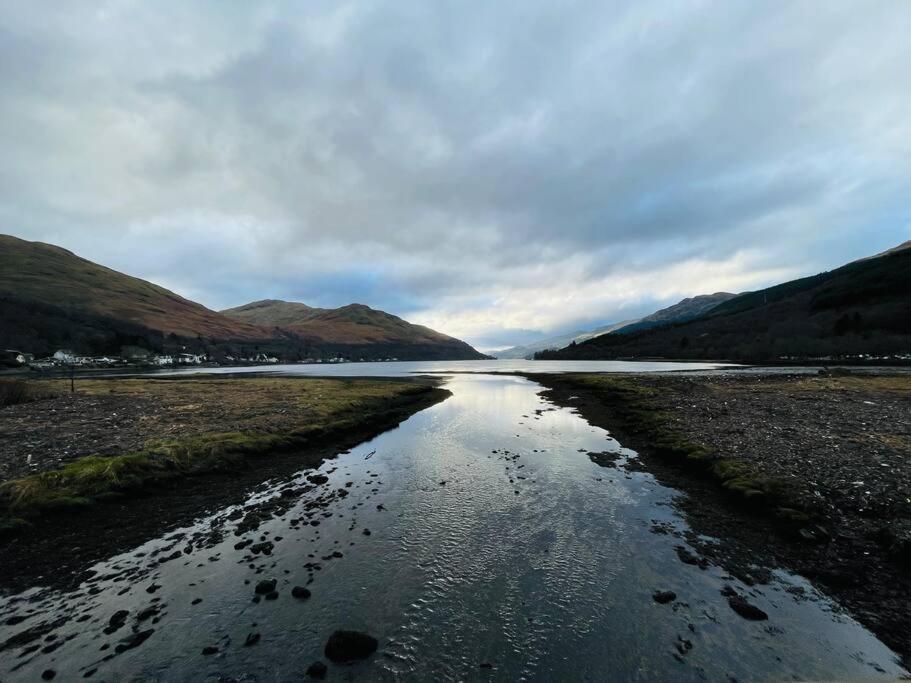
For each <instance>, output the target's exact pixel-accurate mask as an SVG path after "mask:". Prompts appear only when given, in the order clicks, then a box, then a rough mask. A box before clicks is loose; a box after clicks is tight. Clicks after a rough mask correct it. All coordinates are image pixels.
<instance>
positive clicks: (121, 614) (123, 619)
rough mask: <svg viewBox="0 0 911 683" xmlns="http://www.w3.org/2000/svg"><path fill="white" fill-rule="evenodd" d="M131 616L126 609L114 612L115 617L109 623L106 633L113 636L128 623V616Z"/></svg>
mask: <svg viewBox="0 0 911 683" xmlns="http://www.w3.org/2000/svg"><path fill="white" fill-rule="evenodd" d="M129 614H130V613H129V612H128V611H127V610H125V609H122V610H118V611H116V612H114V614H113V616H112V617H111V618H110V620H109V621H108V626H107V628H106V629H104V632H105V633H107V634H111V633H113V632H114V631H116V630H117V629H119V628H121V627H122V626H123V625H124V624H125V623H127V616H129Z"/></svg>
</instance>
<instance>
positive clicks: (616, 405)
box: [564, 375, 812, 523]
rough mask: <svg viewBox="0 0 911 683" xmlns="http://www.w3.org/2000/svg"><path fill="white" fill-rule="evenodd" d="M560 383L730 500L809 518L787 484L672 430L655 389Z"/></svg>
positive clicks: (599, 378) (592, 380) (625, 383)
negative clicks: (585, 394)
mask: <svg viewBox="0 0 911 683" xmlns="http://www.w3.org/2000/svg"><path fill="white" fill-rule="evenodd" d="M564 379H565V380H568V381H570V382H572V383H574V384H576V385H578V386H580V387H583V388H585V389H588V390H589V391H591V392H592V393H594V394H595V395H596V396H597V397H598V398H599V400H601V401H602V402H603V403H605V404H606V405H608V406H610V408H611V410H612V411H613V412H614V414H615V415H616V416H617V418H618V419H619V421H620V422H621V424H622V429H623V431H626V432H629V433H632V434H639V435H643V436H646V437H647V438H648V440H649V443H650V444H651V446H652V450H653V451H654V452H655V454H657V455H659V456H661V457H662V458H664V459H665V460H668V461H670V462H672V463H674V464H677V465H681V466H685V467H687V468H689V469H692V470H695V471H698V472H700V473H701V474H703V475H705V476H708V477H709V478H711V479H714V480H715V481H716V482H717V483H718V484H719V485H720V486H721V487H722V488H723V489H724V490H725V491H727V492H728V493H729V494H730V495H731V496H733V497H734V498H735V499H737V500H739V501H741V502H743V503H747V504H749V505H750V506H751V507H761V508H765V509H767V510H768V511H770V512H771V513H772V514H774V515H775V516H776V517H778V518H780V519H782V520H785V521H793V522H798V523H803V522H806V521H807V520H808V519H810V518H811V517H812V511H811V510H808V509H807V505H806V502H805V501H803V500H802V499H801V497H800V496H799V494H798V492H797V490H796V488H795V487H794V486H792V485H791V484H790V483H789V482H787V481H785V480H782V479H779V478H775V477H771V476H767V475H765V474H763V473H762V472H760V471H759V470H757V469H756V468H755V467H754V466H752V465H751V464H750V463H748V462H747V461H745V460H743V459H741V458H737V457H733V456H730V455H726V454H723V453H719V452H717V451H716V450H715V449H714V448H712V447H710V446H707V445H706V444H701V443H696V442H694V441H692V440H690V439H689V438H688V437H687V436H686V435H684V434H683V433H682V432H680V431H679V430H677V429H675V428H674V426H673V418H672V416H671V415H670V414H669V413H668V412H666V411H662V410H660V409H659V408H658V407H657V405H658V401H657V398H658V390H657V389H654V388H652V387H647V386H643V385H641V384H638V383H636V381H635V380H633V379H628V378H624V377H613V376H608V375H567V376H565V377H564Z"/></svg>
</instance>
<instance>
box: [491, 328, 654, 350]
mask: <svg viewBox="0 0 911 683" xmlns="http://www.w3.org/2000/svg"><path fill="white" fill-rule="evenodd" d="M635 322H638V321H636V320H624V321H623V322H619V323H612V324H610V325H605V326H604V327H599V328H597V329H595V330H589V331H582V330H578V331H576V332H570V333H569V334H563V335H560V336H558V337H548V338H547V339H540V340H538V341H535V342H531V343H529V344H524V345H522V346H513V347H512V348H510V349H504V350H503V351H498V352H497V353H495V354H494V355H495V356H496V357H497V358H505V359H513V358H518V359H521V358H532V357H533V356H534V355H535V354H536V353H537V352H538V351H546V350H548V349H551V350H553V349H562V348H563V347H564V346H569V345H570V344H572V343H573V342H576V343H577V344H578V343H579V342H582V341H585V340H586V339H591V338H592V337H597V336H598V335H599V334H607V333H608V332H613V331H614V330H618V329H620V328H623V327H626V326H628V325H631V324H633V323H635Z"/></svg>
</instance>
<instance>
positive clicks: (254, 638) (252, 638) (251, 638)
mask: <svg viewBox="0 0 911 683" xmlns="http://www.w3.org/2000/svg"><path fill="white" fill-rule="evenodd" d="M259 639H260V635H259V634H258V633H248V634H247V639H246V640H245V641H244V647H250V646H251V645H256V644H257V643H258V642H259Z"/></svg>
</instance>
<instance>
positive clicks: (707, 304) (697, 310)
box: [611, 292, 737, 334]
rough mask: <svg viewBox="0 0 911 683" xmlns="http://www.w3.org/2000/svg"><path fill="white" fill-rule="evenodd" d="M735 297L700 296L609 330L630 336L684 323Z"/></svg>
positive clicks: (718, 293) (724, 295)
mask: <svg viewBox="0 0 911 683" xmlns="http://www.w3.org/2000/svg"><path fill="white" fill-rule="evenodd" d="M735 296H737V295H736V294H730V293H728V292H715V293H714V294H702V295H700V296H694V297H690V298H689V299H684V300H683V301H680V302H679V303H676V304H674V305H673V306H668V307H667V308H662V309H661V310H659V311H655V312H654V313H652V314H651V315H647V316H645V317H644V318H641V319H639V320H636V321H634V322H633V323H631V324H629V325H626V326H625V327H620V328H617V329H614V330H611V332H613V333H614V334H630V333H631V332H639V331H641V330H647V329H649V328H652V327H659V326H660V325H667V324H669V323H682V322H686V321H687V320H692V319H694V318H698V317H699V316H701V315H703V314H704V313H707V312H708V311H710V310H711V309H713V308H714V307H715V306H717V305H718V304H721V303H724V302H725V301H728V300H729V299H733V298H734V297H735Z"/></svg>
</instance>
